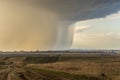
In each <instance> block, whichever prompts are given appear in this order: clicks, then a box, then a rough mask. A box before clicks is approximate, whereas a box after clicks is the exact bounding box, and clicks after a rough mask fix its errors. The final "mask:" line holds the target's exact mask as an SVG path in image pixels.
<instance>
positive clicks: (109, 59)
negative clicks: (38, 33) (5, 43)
mask: <svg viewBox="0 0 120 80" xmlns="http://www.w3.org/2000/svg"><path fill="white" fill-rule="evenodd" d="M7 54H8V55H7ZM21 54H22V56H20V55H21ZM1 55H2V56H1ZM1 55H0V56H1V58H0V80H120V56H119V54H114V53H112V54H111V53H110V54H103V53H99V54H97V53H84V54H83V53H30V54H29V53H26V54H25V53H22V52H21V53H12V54H11V53H2V54H1ZM16 55H17V56H16Z"/></svg>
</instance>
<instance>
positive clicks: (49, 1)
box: [37, 0, 120, 21]
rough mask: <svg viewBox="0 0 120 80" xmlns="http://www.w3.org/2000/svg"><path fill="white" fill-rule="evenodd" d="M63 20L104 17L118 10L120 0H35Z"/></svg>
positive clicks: (119, 8)
mask: <svg viewBox="0 0 120 80" xmlns="http://www.w3.org/2000/svg"><path fill="white" fill-rule="evenodd" d="M37 5H39V6H42V7H44V8H47V9H49V10H51V11H53V12H55V13H56V14H58V15H59V17H60V18H61V19H63V20H73V21H78V20H86V19H92V18H100V17H105V16H106V15H109V14H112V13H115V12H117V11H118V10H120V0H37Z"/></svg>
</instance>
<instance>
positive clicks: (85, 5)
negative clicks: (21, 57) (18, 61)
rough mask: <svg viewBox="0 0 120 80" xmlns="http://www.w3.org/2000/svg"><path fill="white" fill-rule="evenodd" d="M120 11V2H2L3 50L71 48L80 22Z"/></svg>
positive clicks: (35, 0) (75, 0) (7, 0)
mask: <svg viewBox="0 0 120 80" xmlns="http://www.w3.org/2000/svg"><path fill="white" fill-rule="evenodd" d="M119 10H120V0H11V1H10V0H4V1H3V0H0V11H1V13H0V17H1V18H0V21H1V22H0V30H1V31H0V32H1V34H0V39H1V41H0V47H1V49H2V50H33V49H45V50H46V49H52V48H57V49H59V48H69V47H70V46H71V44H72V39H73V34H74V27H73V26H72V25H73V24H74V23H75V22H76V21H82V20H88V19H94V18H101V17H105V16H107V15H109V14H113V13H116V12H118V11H119Z"/></svg>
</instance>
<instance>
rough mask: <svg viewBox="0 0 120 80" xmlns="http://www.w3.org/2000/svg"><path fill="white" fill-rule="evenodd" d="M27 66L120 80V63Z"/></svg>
mask: <svg viewBox="0 0 120 80" xmlns="http://www.w3.org/2000/svg"><path fill="white" fill-rule="evenodd" d="M27 66H30V67H34V68H44V69H46V68H47V69H52V70H56V71H63V72H68V73H73V74H79V75H87V76H89V75H91V76H103V77H109V78H111V79H112V78H113V79H112V80H120V62H89V61H64V62H55V63H46V64H29V65H27Z"/></svg>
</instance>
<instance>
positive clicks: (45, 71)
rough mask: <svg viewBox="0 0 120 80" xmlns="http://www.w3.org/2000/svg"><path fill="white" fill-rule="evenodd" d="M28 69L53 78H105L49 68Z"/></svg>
mask: <svg viewBox="0 0 120 80" xmlns="http://www.w3.org/2000/svg"><path fill="white" fill-rule="evenodd" d="M27 69H32V70H33V71H37V72H39V73H41V74H43V75H44V76H48V77H49V78H51V79H52V80H60V78H63V79H64V80H105V79H104V78H102V77H93V76H85V75H75V74H70V73H66V72H60V71H53V70H48V69H35V68H27ZM48 80H49V79H48Z"/></svg>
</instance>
